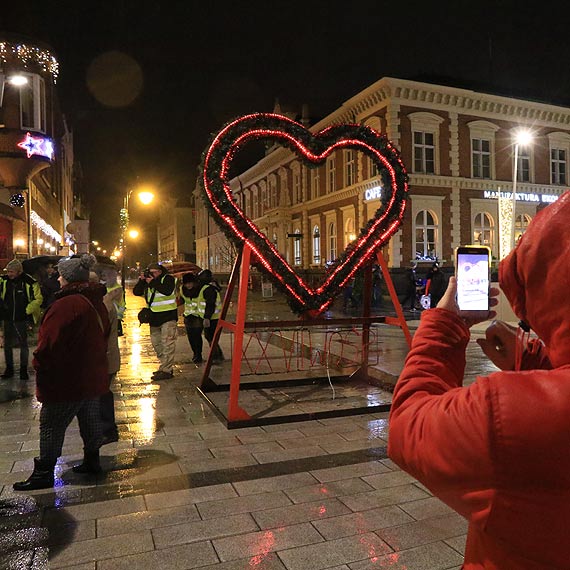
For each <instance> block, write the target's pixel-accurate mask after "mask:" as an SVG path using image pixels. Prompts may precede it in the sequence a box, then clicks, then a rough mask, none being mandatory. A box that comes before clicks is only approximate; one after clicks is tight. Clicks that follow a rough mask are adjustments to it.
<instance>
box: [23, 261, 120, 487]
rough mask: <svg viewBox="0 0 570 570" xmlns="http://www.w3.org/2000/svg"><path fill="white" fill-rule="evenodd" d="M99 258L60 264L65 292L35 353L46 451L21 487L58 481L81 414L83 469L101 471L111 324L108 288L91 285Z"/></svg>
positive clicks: (53, 308) (79, 468) (47, 317)
mask: <svg viewBox="0 0 570 570" xmlns="http://www.w3.org/2000/svg"><path fill="white" fill-rule="evenodd" d="M95 261H96V260H95V257H94V256H92V255H83V256H82V257H81V258H67V259H63V260H61V261H60V262H59V265H58V268H59V273H60V277H59V280H60V283H61V290H60V291H59V292H58V293H57V294H56V300H55V301H54V302H53V303H52V304H51V305H50V307H49V308H48V309H47V311H46V313H45V315H44V318H43V320H42V323H41V325H40V329H39V333H38V346H37V349H36V350H35V352H34V360H33V364H34V368H35V369H36V396H37V398H38V400H39V401H40V402H41V403H42V409H41V412H40V455H39V457H36V458H35V459H34V463H35V467H34V471H33V473H32V474H31V475H30V477H29V478H28V479H27V480H26V481H20V482H18V483H14V490H16V491H31V490H34V489H45V488H48V487H52V486H53V484H54V472H53V471H54V467H55V464H56V462H57V459H58V457H59V456H60V455H61V450H62V447H63V441H64V438H65V431H66V429H67V427H68V426H69V424H70V423H71V421H72V420H73V418H75V417H77V420H78V422H79V432H80V434H81V439H82V440H83V451H84V458H83V463H82V464H81V465H78V466H76V467H74V468H73V470H74V471H76V472H78V473H97V472H99V471H100V470H101V466H100V463H99V447H100V445H101V426H100V424H99V413H100V412H99V398H100V396H101V395H102V394H104V393H105V392H106V391H107V390H108V382H109V375H108V364H107V339H108V336H109V333H110V323H109V317H108V312H107V309H106V308H105V305H104V304H103V297H104V295H105V293H106V290H105V286H104V285H100V284H98V283H89V282H88V280H89V269H90V267H92V266H93V265H94V264H95Z"/></svg>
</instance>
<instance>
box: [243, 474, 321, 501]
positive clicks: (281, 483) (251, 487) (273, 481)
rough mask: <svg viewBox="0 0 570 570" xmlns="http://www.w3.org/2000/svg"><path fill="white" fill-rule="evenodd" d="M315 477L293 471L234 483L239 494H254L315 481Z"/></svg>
mask: <svg viewBox="0 0 570 570" xmlns="http://www.w3.org/2000/svg"><path fill="white" fill-rule="evenodd" d="M315 482H316V481H315V478H314V477H313V476H312V475H311V474H310V473H293V474H291V475H279V476H276V477H264V478H263V479H252V480H250V481H236V482H235V483H233V486H234V487H235V489H236V491H237V492H238V494H239V495H242V496H243V495H253V494H257V493H266V492H268V491H282V490H284V489H292V488H295V487H302V486H306V485H311V484H313V483H315Z"/></svg>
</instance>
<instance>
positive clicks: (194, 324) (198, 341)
mask: <svg viewBox="0 0 570 570" xmlns="http://www.w3.org/2000/svg"><path fill="white" fill-rule="evenodd" d="M184 328H185V329H186V336H187V337H188V342H189V343H190V348H191V349H192V352H193V353H194V358H202V346H203V342H202V328H203V323H202V319H201V318H200V317H196V316H195V315H188V316H186V317H184Z"/></svg>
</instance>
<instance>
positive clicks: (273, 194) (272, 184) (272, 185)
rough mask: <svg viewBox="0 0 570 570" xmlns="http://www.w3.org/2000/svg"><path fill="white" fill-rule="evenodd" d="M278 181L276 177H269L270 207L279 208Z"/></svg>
mask: <svg viewBox="0 0 570 570" xmlns="http://www.w3.org/2000/svg"><path fill="white" fill-rule="evenodd" d="M277 206H278V203H277V180H276V179H275V176H270V177H269V207H270V208H277Z"/></svg>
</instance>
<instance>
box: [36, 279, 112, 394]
mask: <svg viewBox="0 0 570 570" xmlns="http://www.w3.org/2000/svg"><path fill="white" fill-rule="evenodd" d="M105 293H106V289H105V286H104V285H100V284H98V283H76V282H74V283H70V284H68V285H66V286H65V287H63V288H62V289H61V290H60V291H58V292H57V293H56V299H57V300H56V301H54V302H53V303H52V304H51V305H50V306H49V308H48V309H47V311H46V313H45V315H44V318H43V320H42V324H41V325H40V330H39V333H38V347H37V349H36V350H35V352H34V360H33V364H34V368H35V369H36V395H37V398H38V400H39V401H40V402H76V401H80V400H89V399H93V398H96V397H97V396H100V395H102V394H104V393H105V392H107V391H108V389H109V377H108V371H107V338H108V337H109V333H110V323H109V316H108V312H107V309H106V307H105V305H104V304H103V296H104V295H105ZM87 299H88V300H89V301H88V300H87ZM97 315H99V318H100V320H99V318H98V317H97ZM101 325H102V327H103V330H102V329H101Z"/></svg>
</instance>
